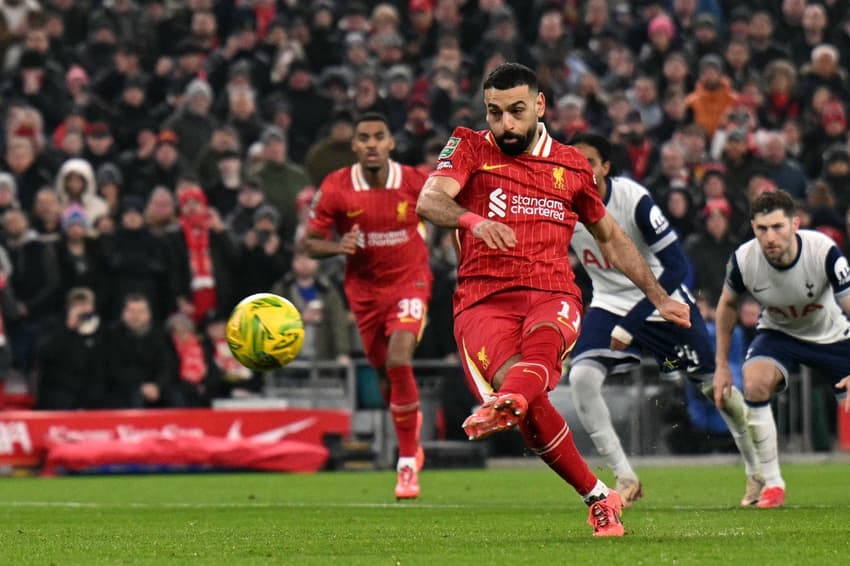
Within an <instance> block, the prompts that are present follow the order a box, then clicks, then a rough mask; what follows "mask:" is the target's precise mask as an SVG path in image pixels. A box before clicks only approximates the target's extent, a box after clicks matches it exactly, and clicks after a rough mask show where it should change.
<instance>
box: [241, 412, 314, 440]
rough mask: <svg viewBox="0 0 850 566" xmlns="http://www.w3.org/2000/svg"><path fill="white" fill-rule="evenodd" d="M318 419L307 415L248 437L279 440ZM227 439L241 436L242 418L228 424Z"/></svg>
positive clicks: (309, 425)
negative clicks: (304, 417)
mask: <svg viewBox="0 0 850 566" xmlns="http://www.w3.org/2000/svg"><path fill="white" fill-rule="evenodd" d="M317 421H318V419H316V418H315V417H308V418H306V419H301V420H300V421H295V422H293V423H289V424H285V425H283V426H280V427H277V428H273V429H270V430H267V431H265V432H260V433H257V434H255V435H253V436H251V437H250V439H251V440H253V441H255V442H266V443H272V442H279V441H280V440H281V439H283V438H285V437H287V436H289V435H291V434H295V433H297V432H301V431H302V430H305V429H308V428H310V427H311V426H313V425H314V424H316V422H317ZM226 438H227V439H228V440H240V439H242V438H243V436H242V420H241V419H237V420H235V421H234V422H232V423H231V424H230V428H229V429H228V431H227V437H226Z"/></svg>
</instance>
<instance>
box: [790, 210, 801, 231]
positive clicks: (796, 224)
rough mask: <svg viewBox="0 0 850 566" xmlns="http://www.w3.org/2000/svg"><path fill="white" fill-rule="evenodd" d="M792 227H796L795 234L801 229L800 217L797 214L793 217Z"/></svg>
mask: <svg viewBox="0 0 850 566" xmlns="http://www.w3.org/2000/svg"><path fill="white" fill-rule="evenodd" d="M791 226H793V227H794V231H795V232H796V231H797V230H799V229H800V217H799V216H798V215H797V214H795V215H794V216H792V217H791Z"/></svg>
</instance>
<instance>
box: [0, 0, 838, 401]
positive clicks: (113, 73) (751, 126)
mask: <svg viewBox="0 0 850 566" xmlns="http://www.w3.org/2000/svg"><path fill="white" fill-rule="evenodd" d="M847 53H850V11H848V10H847V8H846V7H845V3H844V2H836V1H831V0H824V1H822V2H816V1H809V0H781V1H775V0H752V1H750V2H733V1H731V0H587V1H581V2H579V1H578V0H554V1H553V0H527V1H526V0H477V1H476V0H409V1H407V0H405V1H402V0H395V1H386V2H376V1H357V0H352V1H347V0H314V1H309V2H308V1H300V0H297V1H296V0H241V1H240V0H231V1H223V0H215V1H214V0H186V1H185V2H178V1H176V0H135V1H134V0H102V1H100V0H89V1H80V0H0V65H2V74H0V102H2V104H0V108H2V113H3V114H2V122H0V214H2V225H0V244H2V247H0V304H2V325H0V353H2V356H0V365H2V366H4V372H5V373H9V372H17V374H18V375H19V376H23V379H24V380H25V381H26V382H27V383H30V384H31V386H32V389H33V391H34V393H35V397H36V403H37V406H38V407H40V408H46V409H47V408H55V409H59V408H68V409H74V408H89V407H145V406H198V405H206V404H208V403H209V402H210V399H211V398H213V397H217V396H228V395H240V394H250V393H251V392H252V391H257V390H258V388H259V387H260V386H261V383H260V381H259V378H258V376H256V375H252V374H251V373H250V372H248V371H247V370H245V369H244V368H243V367H241V366H239V365H238V364H237V363H236V362H235V361H234V360H233V359H232V357H230V356H229V354H228V351H227V347H226V342H225V340H224V320H225V318H226V315H227V313H229V312H230V309H231V308H232V307H233V305H234V304H235V303H236V302H237V301H238V300H239V299H241V298H242V297H244V296H246V295H249V294H251V293H255V292H260V291H269V290H274V291H276V292H278V293H280V294H282V295H284V296H287V297H289V298H290V299H292V300H293V301H294V302H295V303H296V304H298V305H299V306H300V308H301V310H302V312H304V313H305V322H306V323H307V326H308V328H309V332H308V340H307V342H306V346H305V349H304V352H303V354H302V355H303V356H304V357H305V358H306V359H310V358H318V359H337V360H345V359H347V358H346V357H347V356H348V355H349V354H351V353H352V352H353V351H356V349H357V339H356V336H355V335H354V333H353V332H352V331H351V323H350V316H349V315H348V313H347V310H346V306H345V303H344V299H343V297H342V295H341V292H340V279H341V271H340V263H339V261H334V260H329V261H325V262H322V263H321V264H319V263H318V262H315V261H313V260H310V259H309V258H307V257H306V256H304V254H303V250H301V249H300V247H299V246H298V244H297V243H298V240H299V238H300V236H301V232H302V230H303V228H302V221H303V219H304V218H305V215H306V214H307V211H308V210H309V206H310V202H311V200H312V196H313V194H314V192H315V188H316V187H318V186H319V185H320V184H321V182H322V180H323V178H324V177H325V176H326V175H327V174H328V173H329V172H331V171H333V170H335V169H337V168H340V167H343V166H346V165H350V164H352V163H353V162H354V160H355V157H354V154H353V152H352V150H351V148H350V140H351V137H352V133H353V124H354V120H355V119H356V117H357V116H358V115H360V114H362V113H364V112H368V111H378V112H381V113H383V114H385V115H386V116H387V117H388V119H389V122H390V124H391V127H392V130H393V134H394V136H395V139H396V149H395V151H394V154H393V157H394V159H396V160H397V161H399V162H401V163H405V164H409V165H413V166H417V167H421V168H423V169H424V170H430V168H431V167H432V164H433V163H434V162H435V160H436V156H437V155H438V154H439V152H440V149H441V148H442V146H443V145H444V144H445V141H446V139H447V137H448V135H449V133H450V132H451V131H452V129H453V128H454V127H456V126H467V127H472V128H484V127H486V124H485V122H484V108H483V105H482V103H481V102H480V85H481V82H482V78H483V77H485V76H486V75H487V73H488V72H489V71H490V70H491V69H492V68H494V67H495V66H496V65H498V64H500V63H502V62H505V61H518V62H521V63H524V64H526V65H528V66H530V67H531V68H533V69H535V70H536V72H537V73H538V77H539V79H540V87H541V90H542V91H543V92H544V94H545V96H546V100H547V113H546V119H545V121H546V124H547V127H548V129H549V131H550V133H551V134H552V135H553V136H554V137H555V138H556V139H558V140H560V141H564V142H567V141H569V139H570V137H571V136H572V135H574V134H575V133H577V132H582V131H594V132H598V133H602V134H604V135H606V136H609V137H610V139H611V140H612V142H614V144H615V149H616V150H615V154H614V158H613V165H614V167H615V169H616V170H618V171H620V172H621V174H623V175H627V176H629V177H632V178H634V179H636V180H637V181H639V182H641V183H643V184H644V185H645V186H646V187H647V188H648V189H649V190H650V192H651V193H652V195H653V197H654V198H655V199H656V201H657V202H658V203H659V204H660V206H661V207H662V208H663V210H664V212H665V213H666V214H667V216H668V218H669V219H670V221H671V222H672V223H673V225H674V226H675V228H676V230H677V232H678V233H679V236H680V237H681V239H682V241H683V242H684V244H685V250H686V253H687V255H688V256H689V258H690V262H691V265H690V274H689V278H688V282H689V284H690V286H691V288H693V289H694V290H695V291H697V292H698V294H699V296H700V297H701V298H703V299H704V302H705V303H706V304H708V305H710V304H713V303H714V302H715V301H716V299H717V297H718V296H719V293H720V289H721V288H722V284H723V276H724V266H725V263H726V260H727V258H728V256H729V255H730V253H731V252H732V250H733V249H734V248H735V247H736V246H737V244H739V243H740V242H741V241H742V240H743V239H744V238H746V237H748V236H749V222H748V210H747V202H748V199H749V198H750V197H752V196H753V195H756V194H758V193H760V192H762V191H766V190H772V189H774V188H776V187H781V188H782V189H784V190H786V191H788V192H789V193H791V194H792V195H793V196H794V197H795V198H796V199H797V200H798V202H799V205H800V213H801V217H802V219H803V224H804V226H807V227H811V228H815V229H818V230H821V231H823V232H825V233H827V234H828V235H829V236H831V237H832V238H833V239H834V240H835V241H836V242H837V243H838V244H839V246H840V247H842V248H843V249H845V251H846V249H847V246H848V245H850V231H848V221H847V219H848V214H847V212H848V205H850V150H848V135H847V127H848V121H847V108H848V104H850V78H848V74H847V70H846V68H845V66H844V65H845V64H847V61H843V60H842V54H845V55H844V56H845V57H846V54H847ZM429 244H430V246H431V250H432V254H431V258H432V259H431V262H432V269H433V271H434V273H435V288H434V297H433V300H432V303H433V304H432V305H431V307H430V309H429V311H430V312H431V313H433V316H432V320H431V324H430V326H429V328H428V330H427V331H426V336H425V338H424V340H423V343H422V345H421V347H420V350H419V355H420V356H422V357H427V358H445V357H447V358H451V356H453V355H454V345H453V344H452V343H451V339H450V338H451V336H452V332H451V324H452V321H451V317H450V310H451V309H450V304H451V292H452V290H453V288H454V265H455V261H456V260H455V256H454V249H453V247H452V244H451V238H450V237H449V235H448V234H447V233H446V232H444V231H440V230H435V229H432V230H431V231H430V235H429ZM565 253H566V251H565ZM709 316H710V314H709ZM340 329H344V330H345V331H340ZM447 337H448V338H447Z"/></svg>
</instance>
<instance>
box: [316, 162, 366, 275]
mask: <svg viewBox="0 0 850 566" xmlns="http://www.w3.org/2000/svg"><path fill="white" fill-rule="evenodd" d="M339 209H340V204H338V202H337V191H336V190H335V187H334V184H333V182H332V180H331V178H326V179H325V181H324V182H323V183H322V186H321V187H319V190H318V192H317V193H316V196H315V197H313V202H312V204H311V205H310V216H309V218H308V219H307V231H306V232H307V234H306V236H305V237H304V250H305V251H306V252H307V255H309V256H310V257H312V258H315V259H319V258H323V257H330V256H334V255H338V254H346V255H352V254H353V253H354V252H356V251H357V241H358V239H359V238H360V236H361V234H360V227H359V226H358V225H357V224H355V225H354V226H353V228H352V229H351V230H350V231H349V232H346V233H345V234H343V235H342V237H341V238H340V239H339V240H334V239H333V238H332V237H331V234H332V233H333V231H334V227H335V226H336V222H335V218H336V211H337V210H339Z"/></svg>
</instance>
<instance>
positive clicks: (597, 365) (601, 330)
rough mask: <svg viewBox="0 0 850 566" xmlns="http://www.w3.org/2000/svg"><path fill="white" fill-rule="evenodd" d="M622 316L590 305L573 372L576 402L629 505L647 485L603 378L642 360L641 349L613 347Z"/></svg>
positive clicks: (590, 433)
mask: <svg viewBox="0 0 850 566" xmlns="http://www.w3.org/2000/svg"><path fill="white" fill-rule="evenodd" d="M618 319H619V317H618V316H616V315H614V314H611V313H609V312H607V311H605V310H602V309H598V308H592V309H590V310H589V311H588V312H587V314H586V316H585V318H584V322H583V323H582V330H581V334H580V335H579V338H578V341H577V342H576V346H575V348H574V349H573V352H572V354H571V356H572V366H571V368H570V373H569V381H570V392H571V394H572V398H573V405H574V406H575V409H576V413H577V414H578V417H579V420H580V421H581V424H582V425H583V426H584V429H585V431H587V433H588V434H589V435H590V439H591V440H592V441H593V445H594V446H595V447H596V451H597V452H598V453H599V455H600V456H602V458H603V459H604V460H605V463H606V464H607V466H608V467H609V468H610V469H611V471H613V472H614V476H615V477H616V478H617V487H616V490H617V492H618V493H619V494H620V496H621V497H622V498H623V505H624V506H626V507H628V506H629V505H630V504H631V503H632V502H634V501H636V500H637V499H639V498H640V497H641V495H642V492H643V488H642V486H641V483H640V480H639V479H638V477H637V474H636V473H635V471H634V470H633V469H632V466H631V464H629V460H628V458H627V457H626V453H625V451H624V450H623V447H622V444H621V443H620V437H619V436H618V435H617V432H616V431H615V430H614V424H613V422H612V420H611V413H610V411H609V410H608V405H607V404H606V403H605V399H604V398H603V397H602V382H603V381H604V380H605V377H606V376H607V375H608V374H609V373H615V372H621V371H626V370H628V369H630V368H632V367H635V366H636V365H637V364H639V363H640V359H639V357H638V356H639V353H640V352H639V350H638V349H637V348H629V349H628V350H627V351H614V350H611V349H610V348H609V346H610V343H611V330H612V329H613V328H614V326H615V325H616V324H617V321H618Z"/></svg>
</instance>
